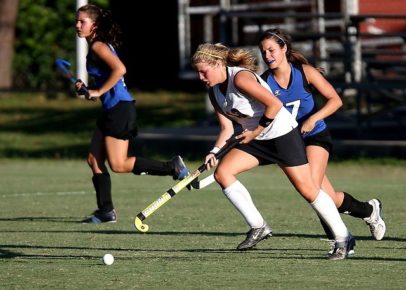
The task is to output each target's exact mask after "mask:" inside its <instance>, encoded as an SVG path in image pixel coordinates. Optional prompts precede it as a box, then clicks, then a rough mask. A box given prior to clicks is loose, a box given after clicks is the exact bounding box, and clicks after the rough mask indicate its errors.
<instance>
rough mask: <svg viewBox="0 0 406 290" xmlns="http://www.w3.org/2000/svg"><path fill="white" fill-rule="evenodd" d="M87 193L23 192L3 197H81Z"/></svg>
mask: <svg viewBox="0 0 406 290" xmlns="http://www.w3.org/2000/svg"><path fill="white" fill-rule="evenodd" d="M86 193H87V192H86V191H66V192H62V191H61V192H21V193H10V194H3V195H1V197H19V196H43V195H81V194H86Z"/></svg>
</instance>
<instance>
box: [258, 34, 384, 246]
mask: <svg viewBox="0 0 406 290" xmlns="http://www.w3.org/2000/svg"><path fill="white" fill-rule="evenodd" d="M259 49H260V50H261V54H262V59H263V60H264V62H265V63H266V64H267V66H268V70H266V71H265V72H264V73H263V74H262V75H261V77H262V78H263V79H264V80H265V81H266V82H267V84H268V85H269V86H270V88H271V89H272V91H273V93H274V94H275V96H277V97H278V98H279V99H280V100H281V101H282V103H283V105H284V106H285V107H286V108H287V109H288V110H289V111H290V112H291V114H292V115H293V116H294V117H295V118H296V120H297V122H298V123H299V127H300V132H301V133H302V137H303V140H304V142H305V146H306V154H307V158H308V160H309V164H310V169H311V172H312V177H313V180H314V181H315V183H316V184H317V185H318V186H320V187H321V188H323V190H325V191H326V192H327V193H328V194H329V195H330V196H331V198H332V199H333V200H334V202H335V204H336V206H337V208H338V211H339V212H340V213H348V214H349V215H351V216H354V217H357V218H362V219H364V221H365V222H366V223H367V224H368V226H369V228H370V231H371V234H372V236H373V237H374V238H375V239H376V240H381V239H382V238H383V236H384V234H385V230H386V226H385V222H384V221H383V219H382V217H381V212H382V203H381V202H380V201H379V200H378V199H371V200H370V201H368V202H361V201H358V200H357V199H355V198H354V197H353V196H351V195H350V194H349V193H346V192H336V191H335V190H334V188H333V186H332V185H331V183H330V181H329V179H328V178H327V176H326V168H327V164H328V159H329V155H330V153H331V150H332V139H331V136H330V133H329V130H328V128H327V125H326V122H325V121H324V119H325V118H327V117H329V116H331V115H332V114H333V113H334V112H336V111H337V110H338V109H339V108H340V107H341V106H342V101H341V99H340V97H339V96H338V94H337V92H336V90H335V89H334V88H333V86H332V85H331V84H330V83H329V82H328V81H327V80H326V79H325V78H324V77H323V75H322V74H321V70H320V69H316V68H315V67H313V66H312V65H310V64H309V62H308V61H307V59H306V58H305V57H304V56H303V55H302V54H301V53H299V52H298V51H295V50H294V49H292V44H291V40H290V37H289V35H288V34H286V33H285V32H283V31H281V30H279V29H270V30H266V31H265V32H264V33H262V34H261V36H260V38H259ZM313 88H314V89H316V90H317V91H318V92H319V94H320V95H321V96H323V97H324V98H325V99H326V100H327V101H326V102H325V104H324V105H323V106H322V107H321V108H320V109H318V108H317V107H316V103H315V99H314V96H313V91H314V90H313ZM321 221H322V219H321ZM322 225H323V228H324V229H325V231H326V234H327V236H328V238H329V239H331V238H332V236H331V232H330V231H329V229H328V227H326V226H325V223H324V222H323V221H322Z"/></svg>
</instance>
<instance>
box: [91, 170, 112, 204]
mask: <svg viewBox="0 0 406 290" xmlns="http://www.w3.org/2000/svg"><path fill="white" fill-rule="evenodd" d="M92 181H93V186H94V189H95V190H96V198H97V206H98V208H99V210H100V211H101V212H109V211H111V210H113V209H114V206H113V200H112V197H111V179H110V174H108V173H97V174H95V175H93V177H92Z"/></svg>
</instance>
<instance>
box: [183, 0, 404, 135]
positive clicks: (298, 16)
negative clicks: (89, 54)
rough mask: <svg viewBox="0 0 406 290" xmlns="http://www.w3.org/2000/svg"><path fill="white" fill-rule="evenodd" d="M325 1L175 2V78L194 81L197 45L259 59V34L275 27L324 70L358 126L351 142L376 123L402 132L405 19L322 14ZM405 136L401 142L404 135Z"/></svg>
mask: <svg viewBox="0 0 406 290" xmlns="http://www.w3.org/2000/svg"><path fill="white" fill-rule="evenodd" d="M322 2H323V1H293V0H292V1H268V2H266V3H252V4H250V5H248V4H239V5H232V4H231V3H230V1H227V0H223V1H220V4H219V5H211V6H208V5H206V6H190V5H189V4H190V3H189V1H187V0H179V1H178V3H179V49H180V50H179V56H180V57H179V59H180V63H179V67H180V71H179V76H180V77H181V78H185V79H186V78H191V77H195V74H194V73H193V71H192V68H191V66H190V63H189V60H190V57H191V54H192V51H193V50H194V49H195V48H196V47H197V45H198V44H199V43H201V42H206V41H208V42H222V43H225V44H227V45H229V46H240V47H251V48H252V49H254V51H256V52H257V53H258V56H259V50H258V49H256V45H257V43H256V39H257V37H258V35H259V33H260V32H262V31H264V30H266V29H268V28H271V27H279V28H281V29H284V30H286V31H287V32H289V33H290V35H291V36H292V40H293V44H294V46H295V48H297V49H298V50H300V51H301V52H302V53H304V55H305V56H306V57H307V58H308V59H309V61H311V62H312V63H313V64H314V65H316V66H321V67H323V68H324V69H325V70H326V77H327V78H328V79H329V81H331V82H332V84H333V85H334V86H335V88H336V89H337V90H338V91H339V93H340V95H341V96H342V97H343V98H345V104H346V108H344V109H345V110H346V115H347V116H350V115H351V118H352V121H353V125H354V126H355V127H356V128H358V131H357V132H356V134H355V135H356V136H355V137H357V138H363V136H362V135H363V132H364V131H366V130H365V129H370V128H371V127H373V126H375V128H376V126H377V124H378V123H379V124H380V125H382V124H384V123H385V124H387V123H388V122H389V121H390V122H392V123H393V124H392V125H391V126H393V127H394V128H395V129H396V128H399V127H401V126H406V42H405V40H406V21H405V20H406V15H405V14H368V15H361V14H351V13H346V12H344V13H342V12H337V13H336V12H334V13H332V12H328V13H327V12H324V8H323V7H320V5H321V3H322ZM378 19H379V20H380V21H382V20H392V21H393V20H399V21H405V24H404V25H405V26H404V29H403V31H400V32H387V31H384V30H381V29H379V28H376V27H374V25H373V24H374V21H376V20H378ZM259 63H262V62H259ZM261 69H264V68H261ZM389 119H391V120H389ZM384 130H385V129H384ZM375 131H376V130H375ZM403 131H405V130H403ZM386 132H387V130H386ZM402 136H403V137H402ZM402 136H401V137H400V138H404V140H405V139H406V133H403V135H402Z"/></svg>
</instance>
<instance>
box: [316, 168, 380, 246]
mask: <svg viewBox="0 0 406 290" xmlns="http://www.w3.org/2000/svg"><path fill="white" fill-rule="evenodd" d="M329 184H331V183H330V181H329V179H328V177H327V176H325V178H324V179H323V184H322V187H323V189H324V186H326V187H328V186H329ZM339 194H341V195H342V196H343V201H342V202H341V205H339V206H338V212H339V213H344V214H348V215H350V216H353V217H356V218H361V219H363V220H364V221H365V223H366V224H367V225H368V227H369V230H370V232H371V235H372V237H373V238H374V239H375V240H378V241H379V240H382V239H383V237H384V236H385V232H386V224H385V221H384V220H383V217H382V203H381V201H380V200H378V199H371V200H369V201H359V200H358V199H356V198H355V197H353V196H352V195H351V194H349V193H347V192H340V193H339Z"/></svg>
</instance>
